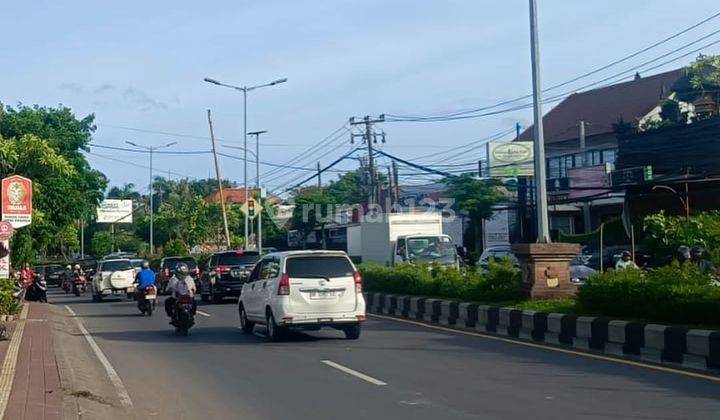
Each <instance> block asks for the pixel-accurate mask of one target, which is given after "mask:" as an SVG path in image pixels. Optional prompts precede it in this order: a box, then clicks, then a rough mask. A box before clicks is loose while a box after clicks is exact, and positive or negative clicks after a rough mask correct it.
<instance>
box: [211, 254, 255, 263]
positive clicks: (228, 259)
mask: <svg viewBox="0 0 720 420" xmlns="http://www.w3.org/2000/svg"><path fill="white" fill-rule="evenodd" d="M259 260H260V256H259V255H257V254H222V255H220V256H219V258H218V265H241V264H255V263H256V262H258V261H259Z"/></svg>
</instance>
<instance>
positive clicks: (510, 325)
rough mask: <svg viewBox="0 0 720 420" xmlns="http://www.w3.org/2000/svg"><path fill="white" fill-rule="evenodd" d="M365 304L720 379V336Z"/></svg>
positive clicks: (441, 303)
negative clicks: (668, 366)
mask: <svg viewBox="0 0 720 420" xmlns="http://www.w3.org/2000/svg"><path fill="white" fill-rule="evenodd" d="M365 299H366V303H367V307H368V308H369V309H368V311H369V312H374V313H378V314H383V315H394V316H398V317H404V318H409V319H415V320H419V321H423V322H427V323H436V324H440V325H443V326H446V327H449V328H456V329H465V330H471V331H478V332H481V333H491V334H497V335H501V336H506V337H511V338H518V339H520V340H528V341H533V342H538V343H548V344H552V345H556V346H561V347H573V348H575V349H578V350H583V351H589V352H602V353H605V354H608V355H611V356H614V357H620V358H624V359H631V360H640V361H644V362H649V363H655V364H670V365H672V366H673V367H675V368H686V369H691V370H699V371H704V372H708V373H713V374H720V331H711V330H699V329H687V328H682V327H670V326H667V325H660V324H642V323H638V322H631V321H624V320H610V319H606V318H601V317H590V316H576V315H572V314H559V313H546V312H538V311H523V310H520V309H516V308H504V307H503V308H501V307H497V306H491V305H481V304H476V303H471V302H458V301H454V300H443V299H433V298H425V297H417V296H398V295H387V294H382V293H373V292H369V293H366V294H365Z"/></svg>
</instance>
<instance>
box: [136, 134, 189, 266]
mask: <svg viewBox="0 0 720 420" xmlns="http://www.w3.org/2000/svg"><path fill="white" fill-rule="evenodd" d="M125 143H127V144H129V145H131V146H135V147H138V148H140V149H145V150H147V151H148V153H149V154H150V185H149V193H150V255H155V240H154V239H155V238H154V229H153V204H154V199H153V152H155V150H158V149H164V148H166V147H170V146H172V145H174V144H177V142H176V141H173V142H170V143H167V144H164V145H162V146H142V145H140V144H136V143H133V142H131V141H125Z"/></svg>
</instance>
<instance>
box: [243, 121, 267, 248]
mask: <svg viewBox="0 0 720 420" xmlns="http://www.w3.org/2000/svg"><path fill="white" fill-rule="evenodd" d="M265 133H267V130H261V131H253V132H251V133H247V134H250V135H251V136H255V187H256V189H257V192H258V198H259V199H260V201H259V203H260V207H261V209H260V211H259V212H258V215H257V217H258V228H257V238H258V239H257V249H258V252H259V253H260V254H262V190H261V189H260V134H265ZM245 152H247V149H245Z"/></svg>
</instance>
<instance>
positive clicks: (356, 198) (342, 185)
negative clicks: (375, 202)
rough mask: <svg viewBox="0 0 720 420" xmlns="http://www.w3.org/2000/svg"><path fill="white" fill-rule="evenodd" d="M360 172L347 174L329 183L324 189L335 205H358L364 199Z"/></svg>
mask: <svg viewBox="0 0 720 420" xmlns="http://www.w3.org/2000/svg"><path fill="white" fill-rule="evenodd" d="M362 185H363V184H362V180H361V176H360V171H359V170H358V171H355V172H348V173H346V174H343V175H341V176H339V177H338V179H337V180H336V181H330V185H328V186H327V187H325V190H326V191H327V194H328V196H329V197H330V199H331V201H332V202H333V203H335V204H350V205H352V204H358V203H361V202H363V200H364V199H365V194H366V193H365V190H364V189H363V186H362Z"/></svg>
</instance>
